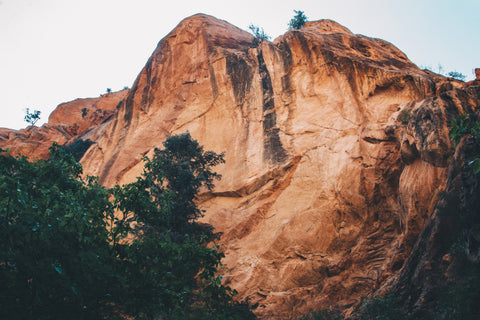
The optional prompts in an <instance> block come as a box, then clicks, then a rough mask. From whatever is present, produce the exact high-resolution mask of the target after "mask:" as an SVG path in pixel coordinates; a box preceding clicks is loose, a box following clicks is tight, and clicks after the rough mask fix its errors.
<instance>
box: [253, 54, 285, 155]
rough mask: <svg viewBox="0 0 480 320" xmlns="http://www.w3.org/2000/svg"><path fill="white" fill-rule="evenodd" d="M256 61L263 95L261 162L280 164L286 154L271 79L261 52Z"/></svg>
mask: <svg viewBox="0 0 480 320" xmlns="http://www.w3.org/2000/svg"><path fill="white" fill-rule="evenodd" d="M257 59H258V72H259V74H260V78H261V80H262V93H263V95H262V96H263V148H264V154H263V160H264V161H273V162H277V163H280V162H283V161H285V160H286V159H287V152H286V151H285V149H283V146H282V142H281V141H280V136H279V128H278V127H277V114H276V112H275V100H274V98H273V85H272V79H271V78H270V73H269V72H268V69H267V66H266V64H265V60H264V59H263V53H262V51H261V50H259V52H258V55H257Z"/></svg>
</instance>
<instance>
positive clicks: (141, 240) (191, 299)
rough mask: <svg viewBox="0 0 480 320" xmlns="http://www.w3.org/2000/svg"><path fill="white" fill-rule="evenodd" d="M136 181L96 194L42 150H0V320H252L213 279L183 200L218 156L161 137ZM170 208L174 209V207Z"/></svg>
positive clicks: (64, 158) (206, 231)
mask: <svg viewBox="0 0 480 320" xmlns="http://www.w3.org/2000/svg"><path fill="white" fill-rule="evenodd" d="M164 146H165V148H164V149H163V150H155V154H154V157H153V158H152V159H151V160H150V159H145V161H146V166H145V171H144V174H143V175H142V176H141V177H139V178H137V181H135V182H133V183H130V184H128V185H124V186H118V185H117V186H115V187H114V188H113V189H111V190H107V189H105V188H104V187H102V186H100V185H99V184H98V182H97V179H96V178H92V177H88V178H87V179H86V181H83V180H82V179H81V178H80V177H81V173H82V168H81V165H80V164H79V163H78V162H76V161H75V159H74V158H73V156H72V155H71V154H69V153H68V152H67V151H66V150H65V149H64V148H59V147H58V146H57V145H53V146H52V148H51V153H50V158H49V160H47V161H37V162H29V161H28V159H27V158H25V157H21V156H19V157H12V156H9V155H5V154H3V153H1V152H0V219H1V220H0V222H1V224H0V228H1V230H0V283H2V286H0V318H2V319H67V318H68V319H125V318H128V317H130V318H135V319H153V318H155V317H158V316H160V317H161V318H162V319H254V316H253V314H252V313H251V312H250V310H249V309H248V307H247V306H246V305H242V304H238V303H236V302H234V300H233V296H234V295H235V291H233V290H231V289H230V288H228V287H225V286H223V285H222V284H221V277H220V276H219V275H218V274H217V268H218V267H219V266H220V265H221V264H220V262H221V259H222V258H223V256H224V255H223V253H222V252H221V251H220V250H219V246H218V245H216V244H213V245H208V246H207V243H208V242H209V240H210V239H213V238H214V237H213V232H212V228H211V227H209V226H205V225H201V224H199V223H198V222H196V221H195V220H196V218H197V217H199V216H200V215H201V214H202V213H201V211H200V210H199V209H198V208H197V207H196V206H195V203H194V200H195V198H196V195H197V194H198V192H199V190H200V189H201V188H202V187H203V186H205V187H206V188H212V187H213V181H214V180H215V179H217V178H219V176H218V175H217V174H215V173H214V172H213V171H212V167H213V166H215V165H216V164H218V163H221V162H223V155H218V154H215V153H213V152H209V151H206V152H205V151H203V148H202V147H201V146H199V145H198V143H197V142H196V141H194V140H192V139H191V137H190V135H189V134H184V135H180V136H172V137H169V138H168V139H167V140H166V142H165V143H164ZM179 202H181V203H179Z"/></svg>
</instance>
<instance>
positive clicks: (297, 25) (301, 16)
mask: <svg viewBox="0 0 480 320" xmlns="http://www.w3.org/2000/svg"><path fill="white" fill-rule="evenodd" d="M293 11H294V12H295V16H294V17H293V18H292V19H291V20H290V22H289V23H288V29H302V28H303V26H304V25H305V23H306V22H307V21H308V18H307V16H306V15H305V13H304V12H303V11H301V10H293Z"/></svg>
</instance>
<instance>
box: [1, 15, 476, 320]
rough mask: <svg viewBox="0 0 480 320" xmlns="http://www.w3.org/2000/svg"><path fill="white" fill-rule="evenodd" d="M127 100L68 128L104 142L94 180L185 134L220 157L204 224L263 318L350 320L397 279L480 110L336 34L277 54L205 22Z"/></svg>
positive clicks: (325, 31) (455, 86) (379, 51)
mask: <svg viewBox="0 0 480 320" xmlns="http://www.w3.org/2000/svg"><path fill="white" fill-rule="evenodd" d="M124 94H125V95H126V96H122V97H118V99H117V100H115V101H122V102H121V103H120V105H119V107H118V111H117V112H115V113H113V116H112V118H110V119H109V120H107V121H106V122H105V120H103V123H101V124H97V123H95V124H93V123H92V124H89V123H83V122H82V121H84V120H83V119H80V118H79V116H78V115H77V116H76V118H75V119H74V118H68V117H67V118H66V119H70V120H67V123H66V125H68V127H69V128H71V126H72V125H74V124H75V123H77V122H78V121H80V124H79V127H80V128H84V129H85V130H87V131H84V132H86V133H84V134H82V136H88V137H90V138H91V139H92V140H94V141H95V142H96V143H95V144H94V145H92V146H91V147H90V149H89V150H88V151H87V153H86V154H85V155H84V157H83V159H82V163H83V165H84V170H85V172H86V173H87V174H90V175H97V176H99V177H100V181H101V182H102V183H103V184H105V185H107V186H112V185H113V184H115V183H127V182H130V181H132V180H133V179H134V178H135V177H136V176H138V175H139V174H140V173H141V171H142V167H143V163H142V161H141V158H142V157H143V156H145V155H151V154H152V152H153V149H154V148H155V147H161V145H162V141H163V140H164V139H165V137H166V136H167V135H170V134H176V133H182V132H185V131H189V132H190V134H191V135H192V136H193V137H194V138H195V139H197V140H198V141H199V142H200V143H201V144H202V145H204V146H205V148H206V149H209V150H214V151H216V152H223V151H225V153H226V164H225V165H222V166H221V167H219V168H218V171H219V173H221V174H222V176H223V178H222V180H221V181H220V182H219V183H217V185H216V188H215V189H214V190H213V191H212V192H207V191H206V190H205V192H204V193H203V194H202V195H201V196H200V198H199V203H200V205H201V206H202V207H203V209H204V210H206V211H205V216H204V218H203V221H205V222H208V223H210V224H212V225H213V226H214V227H215V228H216V230H217V231H219V232H222V233H223V235H222V237H221V239H220V243H221V244H222V249H223V250H224V252H225V254H226V258H225V259H224V268H223V269H222V273H223V274H224V279H225V283H226V284H227V285H229V286H231V287H232V288H234V289H236V290H237V291H238V292H239V296H238V297H239V299H246V300H248V301H249V303H250V304H252V305H256V306H257V308H256V309H255V312H256V314H257V315H258V316H259V317H261V318H264V319H289V318H291V317H294V316H297V315H300V314H302V313H305V312H306V311H307V310H308V309H310V308H313V309H318V308H322V307H325V306H328V305H333V306H338V307H339V308H341V309H342V310H346V309H348V308H350V307H353V306H354V305H355V304H356V303H358V301H360V299H361V298H362V297H364V296H367V295H369V294H371V293H372V292H374V291H375V290H376V289H378V288H380V287H381V286H382V285H383V284H385V283H386V282H387V281H388V280H389V279H393V278H394V277H395V276H397V275H398V273H399V272H400V270H402V267H403V265H404V263H405V261H406V259H407V258H408V256H409V255H410V253H411V251H412V247H413V246H414V244H415V241H416V240H417V238H418V235H419V234H420V232H421V231H422V229H423V228H424V226H425V224H426V223H427V221H428V220H429V218H430V216H431V214H432V212H433V210H434V208H435V205H436V203H437V202H438V196H437V194H438V192H439V191H441V190H444V188H445V185H446V181H447V171H448V170H447V168H448V165H449V162H450V159H451V156H452V150H453V149H452V148H453V146H452V143H451V142H450V139H449V136H448V127H447V124H448V123H449V122H450V121H451V119H452V118H453V117H454V116H455V115H456V114H458V113H463V112H465V110H466V109H468V108H470V109H474V108H477V107H478V104H479V101H480V92H479V89H478V87H475V86H467V87H465V85H464V84H463V83H462V82H460V81H455V80H452V79H450V80H449V79H446V78H444V77H441V76H439V75H436V74H433V73H431V72H427V71H423V70H420V69H419V68H417V66H415V65H414V64H413V63H411V62H410V61H409V60H408V58H407V57H406V56H405V54H403V53H402V52H401V51H400V50H399V49H397V48H396V47H395V46H393V45H392V44H390V43H388V42H386V41H384V40H380V39H372V38H368V37H365V36H361V35H355V34H353V33H352V32H350V31H349V30H348V29H346V28H345V27H343V26H340V25H339V24H337V23H335V22H333V21H330V20H321V21H315V22H309V23H307V24H306V25H305V27H304V28H303V29H301V30H290V31H288V32H287V33H286V34H285V35H283V36H281V37H279V38H277V39H275V41H274V42H268V41H254V38H253V37H252V36H251V35H250V34H249V33H247V32H245V31H243V30H240V29H238V28H236V27H234V26H232V25H230V24H228V23H227V22H225V21H221V20H217V19H215V18H213V17H210V16H206V15H195V16H192V17H190V18H187V19H185V20H184V21H182V22H181V23H180V24H179V25H178V26H177V27H176V28H175V29H174V30H173V31H172V32H171V33H170V34H169V35H167V36H166V37H165V38H164V39H162V40H161V41H160V43H159V44H158V47H157V49H156V50H155V52H154V53H153V55H152V56H151V58H150V59H149V61H148V62H147V64H146V66H145V67H144V69H143V70H142V71H141V73H140V74H139V76H138V78H137V79H136V81H135V83H134V84H133V86H132V88H131V89H130V90H129V91H128V92H125V93H124ZM98 103H99V104H100V101H98ZM113 104H115V103H112V105H113ZM72 108H74V109H75V110H76V111H75V112H79V111H78V110H81V109H82V108H83V107H81V106H78V107H77V106H75V107H73V105H72ZM61 109H62V108H60V109H59V110H58V112H57V114H55V115H53V114H52V117H51V118H50V121H51V122H54V123H55V125H57V126H63V125H64V122H63V121H66V120H65V118H64V116H63V115H62V112H63V111H61ZM92 110H93V109H92ZM109 110H110V109H109ZM78 114H80V115H81V112H79V113H78ZM90 115H91V113H90V111H89V113H88V116H90ZM89 119H90V118H89ZM85 121H86V120H85ZM49 125H50V124H49ZM86 128H90V129H86ZM82 130H83V129H82ZM88 130H90V131H88ZM88 132H89V133H88ZM87 133H88V134H87ZM0 134H2V133H0ZM10 134H12V133H10ZM2 137H4V138H3V140H2V141H0V145H8V144H9V143H11V141H14V139H13V140H12V139H11V138H9V137H6V136H5V134H2ZM41 143H43V142H41ZM27 151H30V150H27ZM27 153H28V152H27Z"/></svg>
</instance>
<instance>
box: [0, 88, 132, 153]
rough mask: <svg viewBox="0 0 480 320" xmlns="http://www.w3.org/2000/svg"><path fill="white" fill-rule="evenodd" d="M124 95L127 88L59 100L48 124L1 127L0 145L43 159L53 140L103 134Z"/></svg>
mask: <svg viewBox="0 0 480 320" xmlns="http://www.w3.org/2000/svg"><path fill="white" fill-rule="evenodd" d="M127 94H128V89H124V90H122V91H119V92H114V93H108V94H105V95H103V96H101V97H99V98H88V99H76V100H74V101H70V102H66V103H62V104H60V105H59V106H58V107H57V108H56V109H55V110H54V111H53V112H52V113H51V114H50V117H49V119H48V123H47V124H45V125H43V126H41V127H29V128H26V129H23V130H19V131H17V130H11V129H6V128H0V147H2V148H4V149H6V148H8V149H9V152H10V153H11V154H13V155H17V154H24V155H28V156H29V157H30V158H38V159H46V158H47V156H48V152H49V151H48V148H49V147H50V146H51V145H52V143H53V142H57V143H58V144H61V145H62V144H70V143H71V142H73V141H74V140H75V139H79V138H81V139H91V140H96V139H97V138H98V137H99V136H101V135H102V134H103V129H104V128H105V127H106V126H107V123H109V122H110V121H111V120H112V119H113V116H114V115H115V113H116V112H117V107H118V106H119V103H120V102H121V101H122V100H123V99H125V97H126V96H127Z"/></svg>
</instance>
